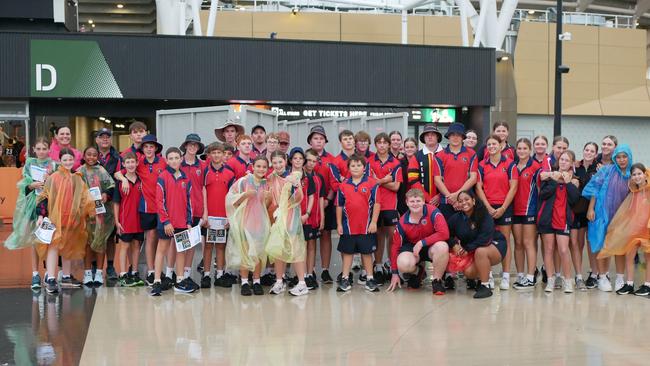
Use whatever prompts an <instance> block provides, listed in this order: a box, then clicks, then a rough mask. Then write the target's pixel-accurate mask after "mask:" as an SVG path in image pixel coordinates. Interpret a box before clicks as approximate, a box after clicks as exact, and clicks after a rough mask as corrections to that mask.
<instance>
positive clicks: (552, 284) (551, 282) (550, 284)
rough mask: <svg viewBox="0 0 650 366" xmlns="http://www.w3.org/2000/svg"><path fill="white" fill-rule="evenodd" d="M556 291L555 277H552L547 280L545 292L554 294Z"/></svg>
mask: <svg viewBox="0 0 650 366" xmlns="http://www.w3.org/2000/svg"><path fill="white" fill-rule="evenodd" d="M553 290H555V277H554V276H551V277H549V278H547V281H546V287H545V288H544V291H545V292H553Z"/></svg>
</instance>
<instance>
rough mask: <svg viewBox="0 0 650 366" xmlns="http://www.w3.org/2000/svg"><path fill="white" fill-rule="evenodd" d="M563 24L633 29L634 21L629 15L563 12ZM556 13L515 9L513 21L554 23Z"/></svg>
mask: <svg viewBox="0 0 650 366" xmlns="http://www.w3.org/2000/svg"><path fill="white" fill-rule="evenodd" d="M562 15H563V17H562V20H563V22H564V24H577V25H590V26H596V27H608V28H635V27H636V25H635V24H634V19H633V17H632V16H630V15H616V14H598V13H581V12H575V11H565V12H563V13H562ZM555 19H556V13H555V12H554V11H550V10H534V9H517V10H515V14H514V15H513V17H512V20H513V21H519V22H539V23H555Z"/></svg>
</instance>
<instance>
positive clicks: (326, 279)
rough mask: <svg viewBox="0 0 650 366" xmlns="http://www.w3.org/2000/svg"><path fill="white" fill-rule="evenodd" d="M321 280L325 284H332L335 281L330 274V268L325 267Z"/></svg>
mask: <svg viewBox="0 0 650 366" xmlns="http://www.w3.org/2000/svg"><path fill="white" fill-rule="evenodd" d="M320 280H321V281H322V282H323V283H324V284H327V285H329V284H331V283H333V282H334V280H333V279H332V276H330V271H328V270H326V269H324V270H323V271H322V272H321V273H320Z"/></svg>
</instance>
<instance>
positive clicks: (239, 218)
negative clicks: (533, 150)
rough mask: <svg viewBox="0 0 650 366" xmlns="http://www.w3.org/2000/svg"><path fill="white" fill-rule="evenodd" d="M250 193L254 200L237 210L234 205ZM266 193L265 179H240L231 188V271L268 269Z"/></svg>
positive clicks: (228, 252)
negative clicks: (252, 192) (265, 249)
mask: <svg viewBox="0 0 650 366" xmlns="http://www.w3.org/2000/svg"><path fill="white" fill-rule="evenodd" d="M248 191H254V192H255V196H253V197H252V198H249V199H246V200H244V201H243V202H241V204H240V205H239V206H238V207H235V206H234V203H235V202H237V201H238V200H239V199H240V198H241V197H242V196H243V195H244V194H245V193H246V192H248ZM266 192H268V185H267V181H266V180H265V179H262V180H261V181H259V182H256V181H255V177H254V176H253V175H252V174H249V175H246V176H244V177H242V178H240V179H239V180H237V182H235V184H233V185H232V187H230V191H229V192H228V194H227V195H226V215H227V216H228V222H229V224H230V231H229V232H228V243H227V245H226V263H227V264H228V268H231V269H239V268H246V269H248V270H249V271H252V270H254V269H255V266H256V265H257V264H258V263H261V264H262V266H264V265H265V263H266V253H265V252H264V245H265V244H266V239H267V238H268V236H269V230H270V228H271V222H270V221H269V215H268V213H267V209H266V205H265V204H264V195H265V193H266Z"/></svg>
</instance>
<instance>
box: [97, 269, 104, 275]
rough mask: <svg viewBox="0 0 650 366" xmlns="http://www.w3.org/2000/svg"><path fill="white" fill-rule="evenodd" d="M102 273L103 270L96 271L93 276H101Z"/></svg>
mask: <svg viewBox="0 0 650 366" xmlns="http://www.w3.org/2000/svg"><path fill="white" fill-rule="evenodd" d="M102 272H103V270H101V269H98V270H97V271H95V274H100V275H101V274H102Z"/></svg>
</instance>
